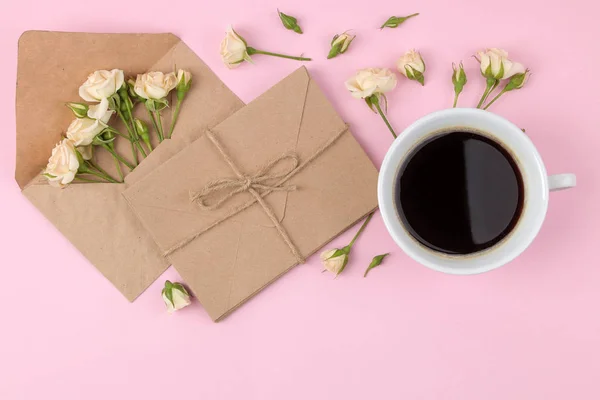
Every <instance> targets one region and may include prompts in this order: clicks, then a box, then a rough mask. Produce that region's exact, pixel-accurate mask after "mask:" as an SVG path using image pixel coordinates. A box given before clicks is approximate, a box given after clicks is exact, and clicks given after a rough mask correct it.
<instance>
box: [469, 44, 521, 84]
mask: <svg viewBox="0 0 600 400" xmlns="http://www.w3.org/2000/svg"><path fill="white" fill-rule="evenodd" d="M475 58H476V59H477V61H479V63H480V68H481V74H482V75H483V76H484V77H486V78H492V79H508V78H510V77H512V76H513V75H516V74H523V73H525V67H524V66H523V65H522V64H520V63H517V62H513V61H511V60H509V58H508V52H506V51H505V50H502V49H495V48H492V49H485V50H483V51H479V52H477V56H476V57H475Z"/></svg>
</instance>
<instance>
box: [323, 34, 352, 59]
mask: <svg viewBox="0 0 600 400" xmlns="http://www.w3.org/2000/svg"><path fill="white" fill-rule="evenodd" d="M355 38H356V35H350V34H349V33H347V32H344V33H342V34H340V35H335V36H334V37H333V40H332V41H331V49H330V50H329V54H328V55H327V58H334V57H337V56H338V55H340V54H344V53H345V52H346V50H348V47H349V46H350V44H351V43H352V41H353V40H354V39H355Z"/></svg>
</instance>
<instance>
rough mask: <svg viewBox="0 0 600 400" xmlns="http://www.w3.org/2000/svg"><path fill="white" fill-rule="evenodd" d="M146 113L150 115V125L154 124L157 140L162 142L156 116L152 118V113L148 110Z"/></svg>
mask: <svg viewBox="0 0 600 400" xmlns="http://www.w3.org/2000/svg"><path fill="white" fill-rule="evenodd" d="M148 115H150V118H151V119H152V125H154V130H155V131H156V136H158V141H159V142H162V141H163V137H162V136H161V132H160V130H159V129H158V124H157V123H156V118H154V113H153V112H152V111H150V110H148Z"/></svg>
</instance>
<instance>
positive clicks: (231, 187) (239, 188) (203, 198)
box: [163, 125, 348, 264]
mask: <svg viewBox="0 0 600 400" xmlns="http://www.w3.org/2000/svg"><path fill="white" fill-rule="evenodd" d="M347 131H348V125H346V126H345V127H344V129H342V130H340V131H339V132H337V133H336V134H335V135H333V136H331V137H330V138H329V139H328V140H327V141H326V142H325V143H323V144H322V145H321V146H320V147H319V148H317V149H316V150H315V151H314V153H313V154H312V155H311V156H309V157H308V158H306V159H305V160H304V161H303V162H302V163H300V162H299V160H298V156H297V155H296V154H295V153H285V154H282V155H281V156H279V157H276V158H275V159H273V160H271V161H269V162H268V163H267V164H265V165H264V166H262V167H261V168H260V169H259V170H258V171H257V172H256V173H255V174H254V175H250V176H249V175H245V174H243V173H241V172H240V170H239V169H238V167H237V166H236V164H235V163H234V162H233V160H232V159H231V157H229V154H228V153H227V152H226V151H225V149H224V148H223V146H222V145H221V143H220V142H219V141H218V140H217V138H216V137H215V136H214V135H213V133H212V132H211V131H210V130H208V131H207V132H206V137H207V138H208V139H209V140H210V141H211V142H212V143H213V145H214V146H215V147H216V148H217V150H218V151H219V153H220V154H221V156H222V157H223V159H224V160H225V161H226V162H227V164H229V167H231V170H232V171H233V172H234V174H235V175H236V178H223V179H217V180H215V181H212V182H210V183H209V184H207V185H206V186H205V187H204V188H202V189H201V190H200V191H198V192H190V201H191V202H197V203H198V206H199V207H200V208H202V209H205V210H214V209H216V208H218V207H220V206H221V205H222V204H223V203H224V202H226V201H227V200H229V199H230V198H232V197H233V196H235V195H237V194H238V193H243V192H248V193H250V194H251V195H252V197H254V200H252V201H248V202H246V203H245V204H242V205H241V206H238V207H235V208H234V209H232V210H231V211H230V212H229V213H227V214H226V215H224V216H222V217H221V218H220V219H218V220H217V221H215V222H213V223H212V224H210V225H209V226H206V227H203V228H202V229H200V230H198V231H197V232H195V233H194V234H192V235H191V236H188V237H186V238H184V239H182V240H181V241H179V242H178V243H176V244H175V245H173V246H172V247H171V248H169V249H168V250H167V251H165V252H164V253H163V255H164V256H168V255H170V254H172V253H174V252H176V251H177V250H179V249H181V248H183V247H185V246H186V245H188V244H189V243H190V242H192V241H193V240H195V239H196V238H197V237H199V236H200V235H202V234H203V233H204V232H206V231H208V230H209V229H212V228H213V227H214V226H216V225H218V224H220V223H221V222H223V221H225V220H226V219H227V218H230V217H232V216H233V215H235V214H237V213H238V212H241V211H242V210H245V209H246V208H248V207H250V206H252V204H254V203H255V202H256V203H258V204H260V205H261V207H262V208H263V210H264V211H265V214H267V216H268V217H269V219H270V220H271V222H272V223H273V225H274V226H275V228H276V229H277V231H278V232H279V235H280V236H281V238H282V239H283V241H284V242H285V243H286V244H287V246H288V247H289V248H290V251H291V252H292V254H293V255H294V257H295V258H296V260H297V261H298V263H300V264H301V263H303V262H304V257H302V255H301V254H300V251H298V248H297V247H296V245H295V244H294V243H293V242H292V240H291V239H290V237H289V235H288V233H287V231H286V230H285V229H284V227H283V226H282V225H281V223H280V222H279V219H278V218H277V216H276V215H275V213H274V212H273V209H272V208H271V206H269V204H268V203H267V202H265V200H264V199H263V197H264V196H266V195H268V194H269V193H271V192H274V191H287V192H289V191H294V190H296V186H294V185H284V183H285V182H286V181H287V180H288V179H290V178H291V177H293V176H294V175H295V174H297V173H298V172H300V171H301V170H302V169H303V168H305V167H306V166H307V165H309V164H310V163H311V162H312V161H313V160H315V159H316V158H317V157H319V156H320V155H321V154H322V153H323V152H324V151H325V150H327V149H328V148H329V146H331V145H332V144H333V143H334V142H335V141H336V140H338V139H339V138H340V137H341V136H342V135H343V134H344V133H346V132H347ZM285 160H292V163H291V165H289V166H288V167H286V168H283V169H281V171H279V172H273V173H268V172H269V171H270V170H271V169H272V168H273V167H275V165H277V164H278V163H280V162H283V161H285ZM271 180H274V181H275V182H274V183H268V182H269V181H271ZM219 191H225V194H224V195H223V196H221V197H220V198H218V200H217V201H216V202H215V203H214V204H207V200H208V198H209V197H212V196H214V194H215V193H217V192H219Z"/></svg>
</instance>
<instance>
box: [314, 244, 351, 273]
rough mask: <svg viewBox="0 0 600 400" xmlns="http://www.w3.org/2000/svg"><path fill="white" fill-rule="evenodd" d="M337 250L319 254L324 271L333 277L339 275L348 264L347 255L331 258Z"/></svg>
mask: <svg viewBox="0 0 600 400" xmlns="http://www.w3.org/2000/svg"><path fill="white" fill-rule="evenodd" d="M336 251H338V249H331V250H327V251H324V252H323V253H321V262H322V263H323V266H324V267H325V269H326V270H327V271H329V272H331V273H332V274H334V275H336V276H337V275H339V274H340V272H342V270H343V269H344V267H346V264H347V263H348V254H342V255H339V256H336V257H333V258H332V257H331V256H332V255H333V254H334V253H335V252H336Z"/></svg>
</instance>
